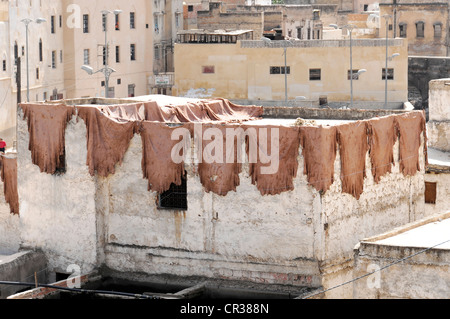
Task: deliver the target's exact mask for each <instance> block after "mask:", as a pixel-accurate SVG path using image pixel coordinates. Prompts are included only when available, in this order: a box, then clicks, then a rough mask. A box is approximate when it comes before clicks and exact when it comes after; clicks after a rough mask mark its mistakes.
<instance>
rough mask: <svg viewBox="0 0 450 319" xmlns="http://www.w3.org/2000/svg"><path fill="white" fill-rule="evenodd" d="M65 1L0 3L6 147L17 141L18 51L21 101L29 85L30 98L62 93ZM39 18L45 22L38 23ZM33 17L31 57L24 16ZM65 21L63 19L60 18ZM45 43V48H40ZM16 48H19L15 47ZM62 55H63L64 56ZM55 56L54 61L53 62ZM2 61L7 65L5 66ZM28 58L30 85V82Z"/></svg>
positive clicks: (0, 130)
mask: <svg viewBox="0 0 450 319" xmlns="http://www.w3.org/2000/svg"><path fill="white" fill-rule="evenodd" d="M61 11H62V3H61V2H60V1H49V0H41V1H37V0H31V1H18V0H12V1H2V2H1V6H0V12H1V14H0V15H1V19H0V29H1V33H0V55H1V56H0V62H1V65H0V92H3V94H2V96H1V100H0V110H1V112H0V135H2V136H3V138H5V140H6V142H7V147H8V148H9V147H13V146H14V142H15V141H16V133H15V126H16V105H17V95H18V94H17V85H16V70H17V67H16V62H15V61H16V59H15V56H16V53H15V52H17V56H18V57H20V59H21V67H20V70H19V71H20V76H21V92H20V93H19V96H20V99H21V101H26V100H27V87H29V99H30V101H36V100H43V99H50V98H51V97H52V95H53V94H54V93H57V94H63V96H64V97H66V91H65V88H64V73H63V70H64V66H65V62H66V59H65V58H64V50H65V48H64V43H63V33H62V28H61V27H60V16H61ZM52 16H54V33H52V32H51V17H52ZM37 18H44V19H46V22H44V23H41V24H38V23H36V22H35V21H36V19H37ZM24 19H32V20H33V22H31V23H30V24H29V27H28V60H27V41H26V27H25V24H24V22H22V20H24ZM61 22H62V20H61ZM40 43H42V50H40ZM15 48H17V49H15ZM61 58H62V59H61ZM52 59H54V63H52ZM3 61H5V69H6V70H3ZM27 61H28V76H29V86H28V85H27Z"/></svg>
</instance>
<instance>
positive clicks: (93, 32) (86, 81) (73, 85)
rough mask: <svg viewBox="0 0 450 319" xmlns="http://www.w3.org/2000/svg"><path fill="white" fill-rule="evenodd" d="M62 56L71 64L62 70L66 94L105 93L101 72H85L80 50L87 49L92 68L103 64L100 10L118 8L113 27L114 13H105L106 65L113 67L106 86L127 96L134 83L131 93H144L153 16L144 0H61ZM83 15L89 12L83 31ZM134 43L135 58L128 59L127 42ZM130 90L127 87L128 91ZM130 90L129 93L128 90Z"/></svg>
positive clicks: (118, 95) (128, 43) (87, 94)
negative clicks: (73, 0)
mask: <svg viewBox="0 0 450 319" xmlns="http://www.w3.org/2000/svg"><path fill="white" fill-rule="evenodd" d="M64 5H65V8H67V12H66V11H64V19H65V20H66V21H67V23H66V24H65V25H64V35H65V39H64V41H65V45H67V47H68V49H67V50H66V58H67V59H70V60H71V64H70V65H68V67H67V68H66V69H65V70H64V73H65V85H66V88H67V95H68V97H69V98H73V97H84V96H105V87H104V86H102V81H105V76H104V73H103V72H99V73H96V74H93V75H89V74H88V73H86V72H85V71H84V70H82V69H81V66H82V65H83V64H85V63H84V62H85V61H84V50H89V66H91V67H92V68H93V69H94V71H97V70H101V69H103V68H104V65H103V56H102V54H103V52H102V51H103V47H104V45H105V32H104V31H103V26H102V23H103V22H102V10H109V11H113V10H116V9H119V10H122V12H121V13H120V14H119V29H120V30H116V29H115V15H114V14H108V15H107V42H108V46H109V58H108V67H110V68H113V69H114V70H115V71H116V72H113V73H112V74H111V76H110V80H109V87H110V90H112V88H114V89H113V90H114V93H110V94H114V97H128V96H129V87H130V86H132V87H133V86H134V95H144V94H147V93H148V76H149V74H150V72H151V68H152V64H151V61H152V57H153V56H152V50H150V48H149V47H150V46H149V45H148V43H149V42H150V43H151V39H152V29H151V28H150V26H152V25H153V17H152V14H151V9H152V8H151V6H150V5H149V4H148V3H147V1H143V0H131V1H127V2H126V4H125V3H124V2H122V1H96V5H95V6H92V2H91V1H87V0H81V1H77V2H76V5H73V4H72V1H68V0H67V1H64ZM131 12H134V13H135V28H132V27H131V25H130V13H131ZM83 15H88V16H89V32H88V33H84V32H83ZM132 44H134V45H135V60H131V48H130V47H131V45H132ZM116 47H119V49H118V50H119V62H117V61H116ZM132 91H133V90H131V92H132ZM131 92H130V93H131Z"/></svg>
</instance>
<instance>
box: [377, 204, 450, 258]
mask: <svg viewBox="0 0 450 319" xmlns="http://www.w3.org/2000/svg"><path fill="white" fill-rule="evenodd" d="M405 227H408V228H403V229H404V231H401V230H400V231H397V232H396V231H393V232H392V235H389V234H388V235H387V236H382V237H381V238H380V239H378V240H377V239H376V238H374V240H369V241H370V242H371V243H372V244H376V245H387V246H396V247H416V248H430V247H433V248H434V249H444V250H448V249H450V210H449V211H448V212H447V213H444V214H442V218H434V220H431V221H429V222H427V223H425V224H418V225H416V226H412V227H411V226H405Z"/></svg>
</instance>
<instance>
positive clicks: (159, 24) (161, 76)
mask: <svg viewBox="0 0 450 319" xmlns="http://www.w3.org/2000/svg"><path fill="white" fill-rule="evenodd" d="M152 12H153V74H152V75H151V76H150V77H149V85H150V90H149V93H156V94H167V95H171V92H172V86H173V84H174V63H173V45H174V43H175V41H176V38H177V32H179V31H180V30H183V24H184V23H183V4H182V1H161V0H158V1H154V2H153V10H152Z"/></svg>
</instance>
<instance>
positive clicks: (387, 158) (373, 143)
mask: <svg viewBox="0 0 450 319" xmlns="http://www.w3.org/2000/svg"><path fill="white" fill-rule="evenodd" d="M367 128H368V133H369V155H370V162H371V165H372V175H373V179H374V181H375V182H376V183H378V182H379V181H380V179H381V176H384V175H385V174H386V173H390V172H391V167H392V165H395V162H394V144H395V142H396V141H397V135H396V133H395V132H396V130H395V127H394V117H393V116H385V117H380V118H375V119H371V120H369V121H367Z"/></svg>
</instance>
